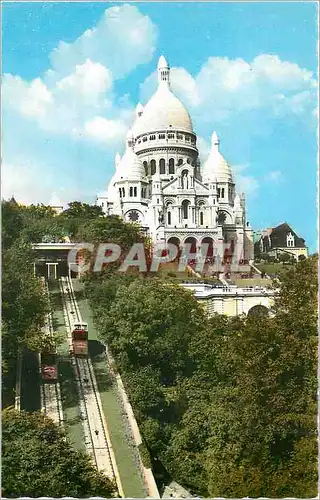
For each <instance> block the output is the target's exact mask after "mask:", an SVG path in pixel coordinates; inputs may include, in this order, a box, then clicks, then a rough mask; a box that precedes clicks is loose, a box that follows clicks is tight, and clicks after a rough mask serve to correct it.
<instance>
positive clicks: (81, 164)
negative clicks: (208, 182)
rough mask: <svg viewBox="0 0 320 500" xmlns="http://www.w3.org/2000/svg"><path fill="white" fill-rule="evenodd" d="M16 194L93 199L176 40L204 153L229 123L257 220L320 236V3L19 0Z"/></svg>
mask: <svg viewBox="0 0 320 500" xmlns="http://www.w3.org/2000/svg"><path fill="white" fill-rule="evenodd" d="M2 13H3V21H2V22H3V73H4V78H3V172H4V174H3V196H5V197H8V196H11V194H15V196H16V198H17V199H18V200H19V201H21V202H50V201H59V200H61V201H62V202H67V201H71V200H73V199H82V200H84V201H91V202H92V201H94V198H95V194H96V193H98V192H101V191H103V190H104V189H105V188H106V185H107V182H108V180H109V179H110V177H111V175H112V173H113V169H114V155H115V153H116V151H118V150H119V151H120V153H122V152H123V148H124V146H123V139H124V137H125V134H126V131H127V130H128V128H129V127H130V124H131V123H132V120H133V117H134V108H135V105H136V103H137V101H138V100H141V101H142V103H143V104H144V103H145V101H146V100H147V99H148V98H149V97H150V96H151V94H152V92H153V91H154V90H155V81H154V80H155V79H154V71H155V68H156V64H157V60H158V57H159V56H160V55H161V54H162V53H163V54H164V55H165V56H166V58H167V59H168V61H169V63H170V65H171V67H172V68H173V69H172V87H173V90H174V92H175V93H176V94H177V95H178V97H180V98H181V100H182V101H183V102H184V103H185V105H186V106H187V107H188V110H189V112H190V114H191V117H192V119H193V123H194V128H195V130H196V132H197V134H198V136H199V142H198V144H199V149H200V153H201V157H202V158H204V159H205V156H206V154H207V153H208V148H209V144H210V136H211V134H212V131H213V130H216V131H217V133H218V135H219V136H220V140H221V151H222V153H223V154H224V156H225V157H226V158H227V159H228V161H229V162H230V164H231V165H232V166H233V167H234V171H235V175H236V179H237V184H238V187H239V190H244V191H245V192H246V193H247V200H248V203H247V205H248V206H247V212H248V220H249V221H250V222H251V224H252V226H253V227H254V228H256V229H258V228H264V227H271V226H274V225H277V224H279V223H281V222H284V221H287V222H288V223H289V224H291V225H292V227H293V228H294V229H295V230H296V231H297V232H298V233H299V234H300V235H301V236H303V237H304V238H306V240H307V243H308V245H309V246H310V248H311V250H313V251H314V250H315V249H316V247H317V225H316V219H317V208H316V199H317V129H316V127H317V117H316V113H315V109H316V107H317V95H316V89H317V82H316V75H317V51H316V49H317V5H316V3H310V2H304V3H298V2H292V3H288V2H284V3H276V2H274V3H260V2H256V3H254V2H250V3H249V2H248V3H229V2H225V3H200V2H197V3H184V4H182V3H173V2H172V3H166V4H164V3H130V4H124V3H121V4H117V3H106V4H102V3H78V4H77V3H6V4H3V5H2Z"/></svg>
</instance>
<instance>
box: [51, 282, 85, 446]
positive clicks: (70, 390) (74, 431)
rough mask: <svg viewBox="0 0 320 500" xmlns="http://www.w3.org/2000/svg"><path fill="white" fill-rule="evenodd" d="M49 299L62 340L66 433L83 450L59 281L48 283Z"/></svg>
mask: <svg viewBox="0 0 320 500" xmlns="http://www.w3.org/2000/svg"><path fill="white" fill-rule="evenodd" d="M49 290H50V299H51V303H52V306H53V308H54V312H53V314H52V322H53V328H54V330H55V331H56V332H59V333H60V334H61V338H62V339H63V342H62V343H61V344H60V345H59V346H58V347H57V352H58V373H59V382H60V390H61V399H62V410H63V418H64V425H65V430H66V433H67V435H68V437H69V439H70V441H71V442H72V444H73V446H74V448H76V449H80V450H85V444H84V432H83V426H82V422H81V415H80V409H79V399H78V390H77V384H76V379H75V373H74V370H73V367H72V364H71V360H70V357H69V344H68V341H67V332H66V328H65V322H64V316H63V307H62V302H61V295H60V290H59V282H58V281H51V282H50V283H49Z"/></svg>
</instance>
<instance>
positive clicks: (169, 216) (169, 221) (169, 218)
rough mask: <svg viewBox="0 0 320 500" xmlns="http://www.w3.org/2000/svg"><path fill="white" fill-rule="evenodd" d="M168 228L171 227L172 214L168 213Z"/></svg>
mask: <svg viewBox="0 0 320 500" xmlns="http://www.w3.org/2000/svg"><path fill="white" fill-rule="evenodd" d="M168 226H171V212H170V211H169V212H168Z"/></svg>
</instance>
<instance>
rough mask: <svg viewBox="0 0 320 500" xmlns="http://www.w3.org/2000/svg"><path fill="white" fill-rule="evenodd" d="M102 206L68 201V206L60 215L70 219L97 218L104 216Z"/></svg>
mask: <svg viewBox="0 0 320 500" xmlns="http://www.w3.org/2000/svg"><path fill="white" fill-rule="evenodd" d="M103 215H104V214H103V211H102V208H101V207H100V206H98V205H89V204H88V203H82V202H80V201H72V202H71V203H68V208H67V209H66V210H64V211H63V212H61V214H60V217H66V218H70V219H96V218H97V217H103Z"/></svg>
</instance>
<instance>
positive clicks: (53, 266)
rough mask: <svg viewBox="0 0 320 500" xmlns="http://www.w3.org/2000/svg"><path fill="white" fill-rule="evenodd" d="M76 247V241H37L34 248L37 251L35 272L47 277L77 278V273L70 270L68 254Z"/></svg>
mask: <svg viewBox="0 0 320 500" xmlns="http://www.w3.org/2000/svg"><path fill="white" fill-rule="evenodd" d="M74 247H75V243H71V242H61V243H36V244H34V245H33V250H34V251H35V253H36V262H35V265H34V273H35V275H36V276H43V277H45V278H46V279H49V280H51V279H59V278H61V277H63V276H70V277H71V278H76V277H77V273H75V272H74V271H72V270H69V267H68V254H69V252H70V250H72V249H73V248H74Z"/></svg>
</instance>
